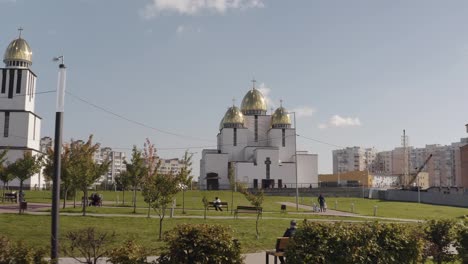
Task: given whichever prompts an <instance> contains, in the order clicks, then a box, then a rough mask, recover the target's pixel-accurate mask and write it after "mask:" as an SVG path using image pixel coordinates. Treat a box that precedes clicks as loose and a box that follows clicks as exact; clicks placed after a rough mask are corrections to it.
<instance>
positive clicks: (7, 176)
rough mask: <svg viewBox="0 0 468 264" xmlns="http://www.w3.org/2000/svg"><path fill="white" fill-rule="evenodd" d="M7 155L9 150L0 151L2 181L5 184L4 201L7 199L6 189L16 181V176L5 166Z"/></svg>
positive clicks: (0, 176)
mask: <svg viewBox="0 0 468 264" xmlns="http://www.w3.org/2000/svg"><path fill="white" fill-rule="evenodd" d="M7 153H8V150H7V149H5V150H3V151H0V181H2V182H3V188H2V200H3V199H4V197H5V187H6V185H7V183H8V182H10V181H11V180H13V179H14V176H13V175H12V174H11V173H10V172H9V171H8V166H5V161H6V154H7Z"/></svg>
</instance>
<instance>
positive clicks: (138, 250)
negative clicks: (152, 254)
mask: <svg viewBox="0 0 468 264" xmlns="http://www.w3.org/2000/svg"><path fill="white" fill-rule="evenodd" d="M148 255H149V251H148V249H146V248H144V247H143V246H141V245H139V244H137V243H136V242H135V241H134V240H129V241H127V242H125V244H124V245H122V246H120V247H117V248H114V249H112V250H110V251H109V256H110V257H109V259H108V260H107V262H110V263H113V264H146V263H148V262H147V257H148Z"/></svg>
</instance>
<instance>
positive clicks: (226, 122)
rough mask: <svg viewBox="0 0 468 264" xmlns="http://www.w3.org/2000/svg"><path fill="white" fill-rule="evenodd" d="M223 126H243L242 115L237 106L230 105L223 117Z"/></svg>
mask: <svg viewBox="0 0 468 264" xmlns="http://www.w3.org/2000/svg"><path fill="white" fill-rule="evenodd" d="M223 127H225V128H241V127H244V115H243V114H242V112H241V111H240V110H239V108H238V107H237V106H234V105H233V106H231V107H229V109H228V110H227V111H226V114H225V115H224V118H223Z"/></svg>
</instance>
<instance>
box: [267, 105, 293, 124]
mask: <svg viewBox="0 0 468 264" xmlns="http://www.w3.org/2000/svg"><path fill="white" fill-rule="evenodd" d="M271 126H272V127H273V128H289V127H291V118H290V117H289V114H288V111H287V110H286V109H285V108H284V107H282V106H280V107H279V108H278V109H276V110H275V112H274V113H273V115H272V116H271Z"/></svg>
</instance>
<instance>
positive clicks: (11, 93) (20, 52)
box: [0, 32, 44, 188]
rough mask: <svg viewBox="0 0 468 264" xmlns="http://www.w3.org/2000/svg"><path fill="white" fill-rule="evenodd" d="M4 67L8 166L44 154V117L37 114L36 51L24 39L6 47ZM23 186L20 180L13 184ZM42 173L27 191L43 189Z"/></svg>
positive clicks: (0, 99) (1, 84)
mask: <svg viewBox="0 0 468 264" xmlns="http://www.w3.org/2000/svg"><path fill="white" fill-rule="evenodd" d="M3 62H4V63H5V67H4V68H0V150H4V149H8V152H7V161H6V163H7V164H8V163H12V162H14V161H15V160H17V159H19V158H22V157H23V153H24V152H25V151H30V152H31V153H32V154H33V155H38V154H40V140H41V137H40V132H41V117H40V116H38V115H37V114H36V113H35V112H34V101H35V97H36V96H35V92H36V74H34V72H33V71H31V69H30V67H31V64H32V51H31V48H30V47H29V45H28V43H27V42H26V40H24V39H22V38H21V32H20V36H19V37H18V38H17V39H15V40H13V41H12V42H11V43H10V45H8V47H7V48H6V51H5V55H4V57H3ZM9 186H11V187H17V186H19V181H18V180H17V179H15V180H13V181H11V182H10V183H9ZM43 186H44V177H43V176H42V175H41V174H40V173H39V174H36V175H33V176H32V177H31V178H30V179H29V180H27V181H25V182H24V188H42V187H43Z"/></svg>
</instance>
